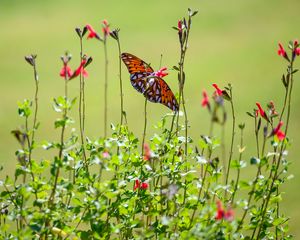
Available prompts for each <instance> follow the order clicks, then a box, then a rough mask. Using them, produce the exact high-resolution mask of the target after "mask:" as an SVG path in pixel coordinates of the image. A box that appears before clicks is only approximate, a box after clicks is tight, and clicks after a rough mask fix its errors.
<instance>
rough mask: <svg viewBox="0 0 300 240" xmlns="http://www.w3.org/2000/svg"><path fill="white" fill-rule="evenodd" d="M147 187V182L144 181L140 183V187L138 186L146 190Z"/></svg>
mask: <svg viewBox="0 0 300 240" xmlns="http://www.w3.org/2000/svg"><path fill="white" fill-rule="evenodd" d="M148 187H149V184H148V183H146V182H143V183H142V184H141V187H140V188H141V189H144V190H146V189H147V188H148Z"/></svg>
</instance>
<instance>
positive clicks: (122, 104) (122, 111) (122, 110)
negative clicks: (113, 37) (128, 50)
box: [117, 39, 124, 125]
mask: <svg viewBox="0 0 300 240" xmlns="http://www.w3.org/2000/svg"><path fill="white" fill-rule="evenodd" d="M117 43H118V50H119V80H120V105H121V125H123V115H124V102H123V84H122V61H121V44H120V40H119V39H117Z"/></svg>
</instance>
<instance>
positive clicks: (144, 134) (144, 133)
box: [142, 98, 148, 158]
mask: <svg viewBox="0 0 300 240" xmlns="http://www.w3.org/2000/svg"><path fill="white" fill-rule="evenodd" d="M147 102H148V100H147V98H145V105H144V117H145V120H144V130H143V140H142V158H143V157H144V144H145V137H146V130H147Z"/></svg>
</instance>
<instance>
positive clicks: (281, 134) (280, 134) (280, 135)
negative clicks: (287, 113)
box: [272, 121, 285, 141]
mask: <svg viewBox="0 0 300 240" xmlns="http://www.w3.org/2000/svg"><path fill="white" fill-rule="evenodd" d="M282 125H283V122H282V121H280V122H279V123H278V125H277V127H276V128H274V129H273V133H272V135H276V136H277V138H278V139H279V141H282V140H283V139H284V138H285V134H284V132H282V131H281V130H280V128H281V127H282Z"/></svg>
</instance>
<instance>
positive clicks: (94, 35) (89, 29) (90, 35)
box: [86, 24, 100, 39]
mask: <svg viewBox="0 0 300 240" xmlns="http://www.w3.org/2000/svg"><path fill="white" fill-rule="evenodd" d="M86 28H87V29H88V31H89V34H88V36H87V39H89V38H97V39H100V37H99V35H98V34H97V33H96V31H95V30H94V29H93V27H92V26H91V25H90V24H87V25H86Z"/></svg>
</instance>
